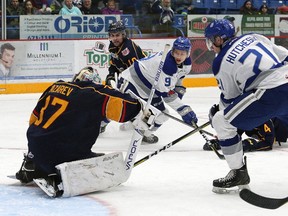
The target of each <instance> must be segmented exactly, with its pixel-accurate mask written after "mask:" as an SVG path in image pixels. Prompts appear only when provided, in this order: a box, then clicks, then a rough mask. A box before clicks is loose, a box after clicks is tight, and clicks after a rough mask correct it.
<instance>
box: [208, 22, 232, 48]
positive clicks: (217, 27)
mask: <svg viewBox="0 0 288 216" xmlns="http://www.w3.org/2000/svg"><path fill="white" fill-rule="evenodd" d="M234 34H235V27H234V25H233V24H232V23H231V22H230V21H229V20H227V19H218V20H217V19H216V20H214V21H213V22H211V23H209V25H208V26H207V27H206V28H205V38H206V45H207V47H208V49H209V50H211V47H212V44H214V42H215V39H216V38H217V37H220V38H222V39H223V40H224V41H226V40H228V39H230V38H232V37H234Z"/></svg>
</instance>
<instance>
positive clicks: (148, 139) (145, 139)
mask: <svg viewBox="0 0 288 216" xmlns="http://www.w3.org/2000/svg"><path fill="white" fill-rule="evenodd" d="M158 140H159V139H158V137H157V136H155V135H154V134H151V135H150V136H143V139H142V142H144V143H142V144H154V143H157V142H158Z"/></svg>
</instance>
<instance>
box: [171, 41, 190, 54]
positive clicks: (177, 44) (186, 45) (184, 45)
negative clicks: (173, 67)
mask: <svg viewBox="0 0 288 216" xmlns="http://www.w3.org/2000/svg"><path fill="white" fill-rule="evenodd" d="M191 46H192V45H191V42H190V40H189V39H188V38H186V37H178V38H177V39H176V40H175V41H174V43H173V47H172V51H173V50H175V49H177V50H184V51H186V52H187V54H188V56H190V51H191Z"/></svg>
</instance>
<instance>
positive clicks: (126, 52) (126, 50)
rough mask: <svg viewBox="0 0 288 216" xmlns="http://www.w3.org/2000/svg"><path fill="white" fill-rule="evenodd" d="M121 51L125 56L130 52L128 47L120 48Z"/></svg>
mask: <svg viewBox="0 0 288 216" xmlns="http://www.w3.org/2000/svg"><path fill="white" fill-rule="evenodd" d="M121 53H122V55H123V56H127V55H128V54H129V53H130V50H129V49H128V48H125V49H124V50H122V52H121Z"/></svg>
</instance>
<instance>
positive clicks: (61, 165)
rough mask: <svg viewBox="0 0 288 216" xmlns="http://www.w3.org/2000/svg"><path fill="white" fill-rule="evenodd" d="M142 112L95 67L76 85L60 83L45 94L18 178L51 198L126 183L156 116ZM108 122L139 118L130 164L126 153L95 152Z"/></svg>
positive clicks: (33, 121)
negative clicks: (103, 81) (107, 83)
mask: <svg viewBox="0 0 288 216" xmlns="http://www.w3.org/2000/svg"><path fill="white" fill-rule="evenodd" d="M142 109H143V104H142V102H140V101H139V100H137V99H134V98H132V97H131V96H130V95H128V94H123V93H121V92H119V91H117V90H114V89H113V88H111V87H109V86H105V85H102V84H101V79H100V76H99V74H98V72H97V71H96V70H95V69H93V68H91V67H86V68H83V69H82V70H81V71H80V72H79V73H77V74H75V76H74V77H73V79H72V82H64V81H61V80H59V81H57V82H56V83H54V84H52V85H51V86H50V87H48V88H47V89H46V90H45V91H44V93H43V94H42V95H41V97H40V98H39V100H38V102H37V105H36V107H35V108H34V110H33V112H32V114H31V117H30V121H29V128H28V130H27V139H28V153H27V154H25V155H24V161H23V163H22V165H21V168H20V170H19V171H18V172H17V173H16V179H18V180H20V182H21V183H24V184H26V183H29V182H32V181H34V182H35V183H36V184H37V185H38V186H39V187H40V188H41V189H42V190H43V191H44V192H45V193H46V194H47V195H49V196H50V197H59V196H63V197H70V196H76V195H80V194H86V193H90V192H94V191H99V190H103V189H107V188H109V187H113V186H116V185H119V184H121V183H123V182H125V181H126V180H127V179H128V177H129V174H130V172H131V169H132V167H133V164H134V161H135V158H136V154H137V151H138V144H140V143H141V141H142V137H143V133H144V131H145V130H147V129H148V128H149V125H150V124H151V122H152V121H151V119H153V116H154V115H152V114H151V112H149V113H146V114H145V115H144V114H143V112H142ZM105 118H108V119H110V120H114V121H117V122H126V121H129V120H131V119H133V118H136V119H137V120H136V121H135V125H136V127H135V132H134V135H133V137H132V141H131V144H130V147H129V149H128V152H127V155H126V159H125V161H124V159H123V155H122V153H120V152H115V153H111V154H106V155H105V154H103V153H95V152H92V151H91V148H92V146H93V144H94V143H95V141H96V139H97V137H98V135H99V131H100V124H101V121H102V120H103V119H105ZM126 162H127V163H126ZM125 163H126V164H125Z"/></svg>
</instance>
